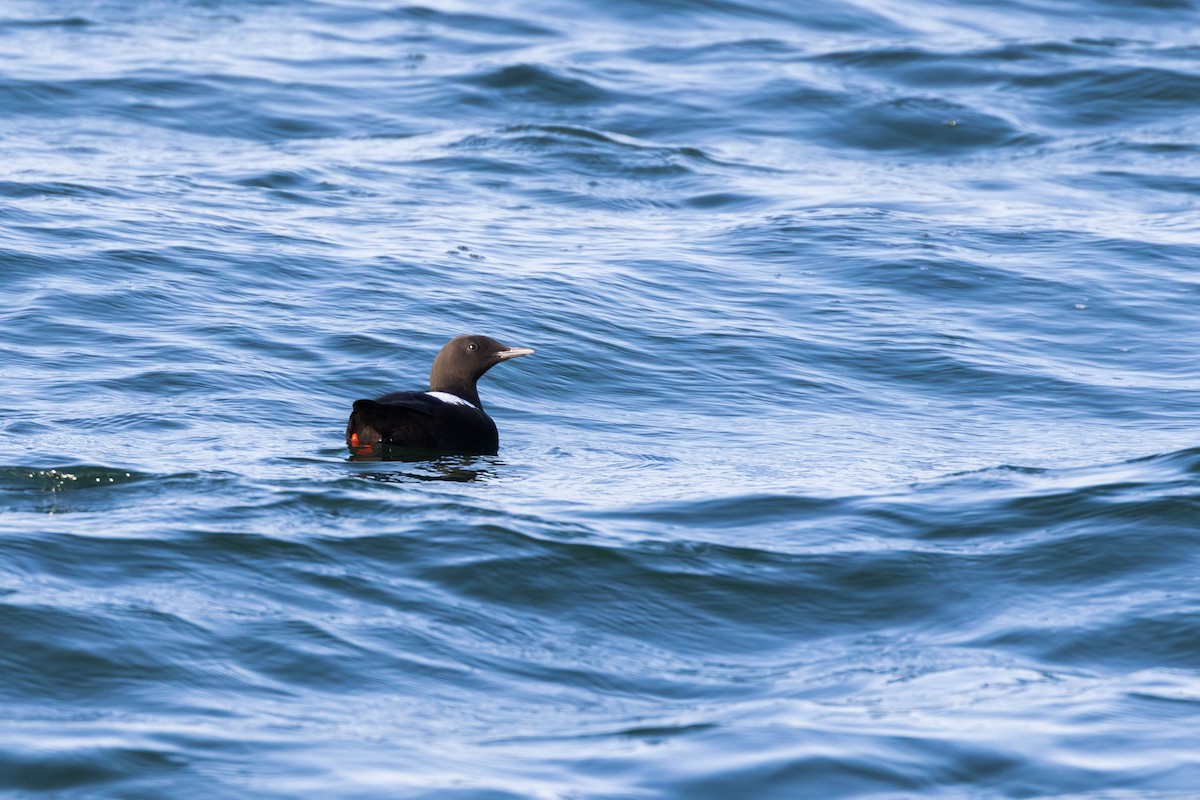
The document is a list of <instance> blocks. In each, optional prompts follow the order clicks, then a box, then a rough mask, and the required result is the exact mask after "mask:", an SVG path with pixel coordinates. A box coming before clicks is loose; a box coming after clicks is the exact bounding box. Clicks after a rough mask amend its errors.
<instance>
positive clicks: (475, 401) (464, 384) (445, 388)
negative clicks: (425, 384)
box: [429, 373, 483, 410]
mask: <svg viewBox="0 0 1200 800" xmlns="http://www.w3.org/2000/svg"><path fill="white" fill-rule="evenodd" d="M429 391H431V392H445V393H446V394H452V395H454V396H455V397H461V398H462V399H463V400H466V401H467V402H468V403H470V404H471V405H473V406H475V407H476V408H478V409H480V410H482V409H483V402H482V401H480V399H479V390H478V389H476V388H475V381H473V380H471V379H470V378H462V377H455V376H452V375H438V374H436V373H434V374H431V375H430V376H429Z"/></svg>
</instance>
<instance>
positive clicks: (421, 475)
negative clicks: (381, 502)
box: [347, 446, 504, 483]
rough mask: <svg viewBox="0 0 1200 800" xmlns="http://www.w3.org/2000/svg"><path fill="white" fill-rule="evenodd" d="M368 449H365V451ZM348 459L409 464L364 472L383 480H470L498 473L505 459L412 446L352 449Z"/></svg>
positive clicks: (397, 481) (370, 476)
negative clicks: (449, 452) (401, 467)
mask: <svg viewBox="0 0 1200 800" xmlns="http://www.w3.org/2000/svg"><path fill="white" fill-rule="evenodd" d="M363 450H366V452H363ZM347 460H348V461H378V462H390V463H393V464H405V465H408V466H406V467H405V468H403V469H395V470H390V471H388V472H362V473H359V474H360V475H361V476H362V477H364V478H368V479H370V480H373V481H382V482H384V483H407V482H409V481H457V482H460V483H469V482H471V481H477V480H486V479H488V478H492V477H495V475H496V469H497V468H498V467H502V466H504V462H502V461H500V460H499V459H498V458H496V457H494V456H465V455H459V454H447V453H439V452H436V451H431V450H418V449H413V448H410V447H387V446H384V447H382V448H376V449H374V450H371V449H369V448H363V449H360V450H359V451H358V452H355V453H352V454H351V455H350V456H349V457H348V458H347Z"/></svg>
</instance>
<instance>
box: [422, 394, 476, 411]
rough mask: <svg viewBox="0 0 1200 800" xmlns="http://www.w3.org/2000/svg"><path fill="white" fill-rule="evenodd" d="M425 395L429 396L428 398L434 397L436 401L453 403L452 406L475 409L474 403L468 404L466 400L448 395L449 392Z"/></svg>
mask: <svg viewBox="0 0 1200 800" xmlns="http://www.w3.org/2000/svg"><path fill="white" fill-rule="evenodd" d="M425 394H427V395H429V396H430V397H436V398H437V399H438V400H441V401H442V402H443V403H453V404H454V405H457V406H470V407H471V408H474V407H475V404H474V403H470V402H468V401H466V400H463V399H462V398H461V397H459V396H458V395H456V394H450V393H449V392H426V393H425Z"/></svg>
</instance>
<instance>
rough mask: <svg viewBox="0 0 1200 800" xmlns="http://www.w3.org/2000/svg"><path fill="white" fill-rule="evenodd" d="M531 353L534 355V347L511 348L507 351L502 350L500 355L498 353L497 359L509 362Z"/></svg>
mask: <svg viewBox="0 0 1200 800" xmlns="http://www.w3.org/2000/svg"><path fill="white" fill-rule="evenodd" d="M531 353H533V348H532V347H510V348H508V349H507V350H501V351H500V352H499V353H496V358H498V359H500V360H501V361H507V360H508V359H510V358H516V357H517V356H527V355H530V354H531Z"/></svg>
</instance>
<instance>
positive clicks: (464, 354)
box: [346, 336, 533, 455]
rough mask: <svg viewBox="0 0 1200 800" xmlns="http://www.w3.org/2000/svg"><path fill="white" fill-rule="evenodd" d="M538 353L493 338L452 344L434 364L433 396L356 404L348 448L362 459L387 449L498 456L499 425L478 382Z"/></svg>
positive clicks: (459, 339)
mask: <svg viewBox="0 0 1200 800" xmlns="http://www.w3.org/2000/svg"><path fill="white" fill-rule="evenodd" d="M532 352H533V350H532V349H531V348H528V347H506V346H504V345H502V344H500V343H499V342H497V341H496V340H495V339H492V338H491V337H488V336H458V337H456V338H454V339H451V340H450V341H449V342H448V343H447V344H446V346H445V347H443V348H442V349H441V350H440V351H439V352H438V354H437V358H435V359H434V360H433V369H431V370H430V371H429V391H428V392H392V393H391V394H385V395H384V396H383V397H380V398H377V399H375V400H355V401H354V411H353V412H351V414H350V420H349V422H347V423H346V445H347V446H348V447H350V449H351V450H354V451H355V452H356V453H358V454H360V455H366V454H371V453H373V452H375V451H376V450H378V448H379V447H380V446H381V445H391V446H395V447H411V448H420V449H423V450H437V451H441V452H446V453H466V454H470V455H495V454H496V452H497V451H498V450H499V447H500V437H499V435H498V434H497V433H496V423H495V422H492V418H491V417H489V416H488V415H487V414H486V413H484V410H483V403H482V402H480V400H479V390H478V389H477V388H476V387H475V382H476V381H478V380H479V379H480V378H482V377H483V374H484V373H485V372H487V371H488V370H489V369H491V368H492V367H494V366H496V365H497V364H499V363H500V362H501V361H507V360H508V359H510V358H516V357H517V356H527V355H529V354H530V353H532Z"/></svg>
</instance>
